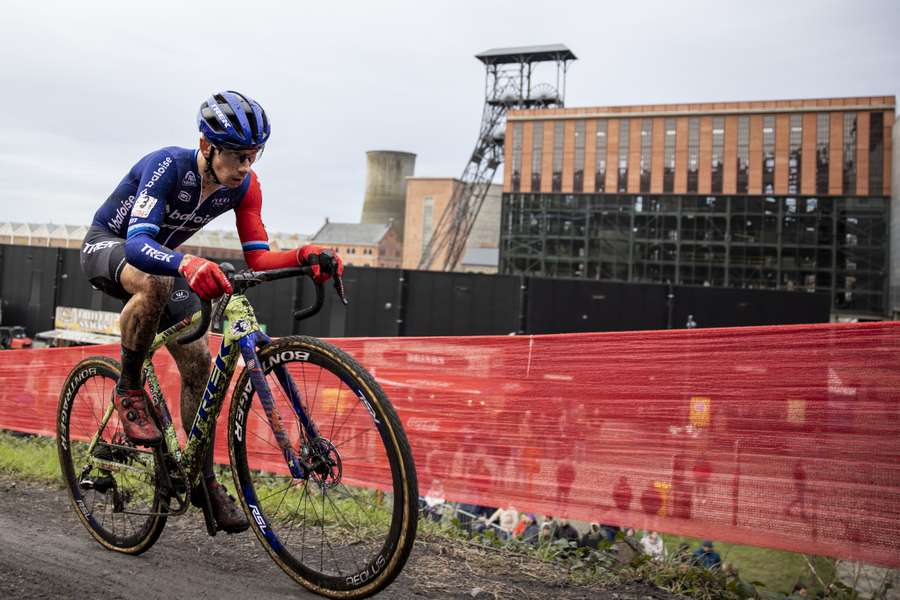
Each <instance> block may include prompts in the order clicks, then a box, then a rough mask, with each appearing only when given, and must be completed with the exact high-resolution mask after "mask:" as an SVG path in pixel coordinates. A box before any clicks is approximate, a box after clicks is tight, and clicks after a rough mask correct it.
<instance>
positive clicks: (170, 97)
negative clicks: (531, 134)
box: [0, 0, 900, 233]
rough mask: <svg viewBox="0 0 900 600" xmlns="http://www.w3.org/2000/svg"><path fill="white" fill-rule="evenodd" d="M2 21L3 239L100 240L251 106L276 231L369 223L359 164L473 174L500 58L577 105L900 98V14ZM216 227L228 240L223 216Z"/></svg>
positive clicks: (804, 10) (257, 6)
mask: <svg viewBox="0 0 900 600" xmlns="http://www.w3.org/2000/svg"><path fill="white" fill-rule="evenodd" d="M2 9H3V12H2V16H0V89H2V92H3V93H2V111H0V221H7V220H9V221H37V222H48V221H49V222H53V223H70V224H88V223H89V222H90V220H91V217H92V215H93V213H94V211H95V210H96V209H97V207H98V206H99V205H100V203H101V202H102V201H103V200H104V199H105V198H106V197H107V195H108V194H109V193H110V191H111V190H112V189H113V188H114V186H115V185H116V183H117V182H118V181H119V180H120V179H121V178H122V176H123V175H124V174H125V173H126V171H127V170H128V169H129V168H130V167H131V166H132V164H133V163H134V162H136V161H137V159H138V158H140V157H141V156H143V155H144V154H146V153H148V152H150V151H151V150H155V149H157V148H159V147H162V146H167V145H181V146H190V147H193V146H195V145H196V142H197V133H196V121H195V118H196V112H197V108H198V106H199V105H200V103H201V102H202V101H203V100H204V99H205V98H206V97H207V96H209V95H210V93H212V92H213V91H217V90H220V89H236V90H239V91H241V92H243V93H245V94H247V95H249V96H252V97H254V98H255V99H257V100H258V101H259V102H260V103H261V104H262V105H263V106H264V107H265V109H266V111H267V113H268V115H269V118H270V119H271V122H272V127H273V131H272V137H271V139H270V142H269V144H268V147H267V148H266V152H265V156H264V158H263V159H262V160H261V161H260V162H259V163H258V164H257V165H256V167H255V168H256V171H257V173H258V174H259V176H260V179H261V181H262V185H263V192H264V208H263V216H264V219H265V221H266V223H267V225H268V229H269V230H270V231H279V232H303V233H312V232H313V231H315V230H316V229H317V228H318V227H319V226H320V225H321V224H322V222H323V221H324V219H325V217H326V216H327V217H330V218H331V219H332V220H333V221H347V222H356V221H358V219H359V215H360V211H361V209H362V199H363V189H364V184H365V164H366V161H365V152H366V151H367V150H372V149H391V150H404V151H409V152H414V153H416V154H417V155H418V160H417V164H416V174H417V175H426V176H459V175H460V173H461V172H462V169H463V167H464V166H465V161H466V159H467V157H468V156H469V154H470V152H471V150H472V147H473V145H474V142H475V137H476V134H477V131H478V124H479V120H480V118H481V105H482V100H483V83H484V70H483V67H482V65H481V63H479V62H478V61H477V60H476V59H475V58H473V55H474V54H476V53H478V52H480V51H482V50H486V49H489V48H496V47H506V46H521V45H534V44H551V43H563V44H566V45H567V46H568V47H569V48H571V49H572V51H573V52H574V53H575V54H576V55H577V56H578V61H576V62H575V63H574V64H573V65H572V67H571V68H570V71H569V79H568V93H567V98H566V100H567V106H570V107H573V106H596V105H609V104H646V103H658V102H702V101H729V100H760V99H781V98H809V97H828V96H855V95H897V94H898V92H900V41H898V40H900V2H898V1H897V0H869V1H860V0H852V1H851V0H847V1H844V2H835V1H827V0H814V1H806V0H803V1H800V0H792V1H784V0H780V1H774V2H773V1H766V0H755V1H754V2H731V1H727V0H717V1H694V2H687V1H685V2H676V1H671V0H669V1H653V2H640V1H632V2H624V1H622V2H604V1H599V0H594V1H588V2H549V1H544V2H534V1H531V0H521V1H518V2H490V1H487V0H481V1H471V2H470V1H465V0H455V1H451V2H443V1H441V2H438V1H423V0H418V1H415V2H386V1H350V2H344V3H332V2H306V1H303V2H300V1H296V2H267V1H264V0H256V1H255V2H249V1H245V2H228V1H223V0H220V1H217V2H184V1H179V2H167V1H159V0H157V1H154V2H141V3H136V2H121V1H117V2H95V1H90V0H82V1H80V2H71V1H66V2H49V1H47V0H39V1H36V0H28V1H21V2H20V1H15V0H14V1H10V0H6V1H4V2H3V4H2ZM210 227H215V228H220V229H230V228H232V227H233V221H232V219H231V218H230V217H229V216H228V215H225V216H223V217H220V218H219V219H218V220H216V221H215V222H213V223H212V224H211V225H210Z"/></svg>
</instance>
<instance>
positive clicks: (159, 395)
mask: <svg viewBox="0 0 900 600" xmlns="http://www.w3.org/2000/svg"><path fill="white" fill-rule="evenodd" d="M221 268H222V269H223V271H224V272H225V273H226V275H227V276H228V278H229V280H230V281H231V284H232V286H233V290H234V291H233V294H232V295H229V296H225V297H223V298H222V299H221V300H220V301H219V302H218V304H217V305H216V308H215V310H213V309H212V306H211V304H210V303H209V302H204V303H203V304H202V306H201V310H200V311H198V312H197V313H195V314H194V315H192V316H191V317H188V318H185V319H184V320H182V321H181V322H179V323H177V324H175V325H173V326H172V327H170V328H168V329H166V330H165V331H163V332H161V333H159V334H158V335H157V336H156V338H155V339H154V341H153V345H152V347H151V349H150V352H149V353H148V356H147V359H146V361H145V362H144V372H143V375H144V379H145V383H146V386H147V388H148V390H149V396H150V403H149V404H150V408H151V409H150V410H148V412H149V414H150V415H151V417H152V418H153V419H155V420H156V422H157V425H158V426H159V428H160V430H161V431H162V432H163V434H164V435H163V441H162V442H161V443H160V444H159V445H157V446H154V447H149V448H140V447H136V446H134V445H133V444H131V443H130V442H129V441H128V439H127V438H126V437H125V435H124V432H123V430H122V427H121V423H120V422H119V420H118V415H117V413H116V412H115V410H114V407H113V403H112V392H113V389H114V387H115V384H116V382H117V380H118V377H119V371H120V366H119V363H118V362H117V361H115V360H112V359H110V358H106V357H102V356H93V357H89V358H85V359H84V360H82V361H81V362H79V363H78V364H77V365H76V366H75V368H74V369H73V370H72V371H71V372H70V373H69V376H68V378H67V379H66V382H65V384H64V386H63V389H62V391H61V392H60V400H59V407H58V414H57V417H58V418H57V447H58V452H59V459H60V464H61V467H62V473H63V479H64V481H65V484H66V487H67V489H68V491H69V495H70V497H71V500H72V504H73V506H74V508H75V512H76V514H77V515H78V517H79V519H80V520H81V522H82V523H83V524H84V525H85V527H86V528H87V529H88V531H89V532H90V534H91V535H92V536H93V537H94V538H95V539H96V540H97V541H98V542H99V543H100V544H101V545H103V546H104V547H105V548H107V549H109V550H113V551H117V552H122V553H125V554H135V555H136V554H141V553H143V552H145V551H147V550H148V549H149V548H150V547H151V546H152V545H153V544H154V543H155V542H156V540H157V539H159V536H160V534H161V533H162V530H163V528H164V526H165V524H166V520H167V518H169V517H173V516H180V515H183V514H185V513H186V512H187V510H188V507H189V506H190V501H189V499H190V498H191V490H192V489H195V488H199V490H202V492H200V494H201V496H202V497H203V501H202V502H201V505H202V506H201V510H202V513H203V516H204V520H205V522H206V527H207V532H208V533H209V534H210V535H215V534H216V524H215V519H214V517H213V513H212V509H211V507H210V505H209V498H208V496H207V493H206V486H205V485H203V484H202V482H201V481H200V479H201V473H200V471H201V465H202V462H203V457H204V456H205V453H206V451H207V450H209V451H211V449H210V448H209V431H210V428H211V427H212V426H213V425H214V424H215V422H216V420H217V419H218V416H219V413H220V411H221V408H222V406H223V402H224V398H225V395H226V393H227V389H228V385H229V382H230V381H231V377H232V375H233V373H234V371H235V368H236V366H237V364H238V359H239V358H242V359H243V361H244V369H243V371H242V372H241V374H240V375H239V377H238V379H237V383H236V384H235V386H234V391H233V393H232V395H231V405H230V409H229V417H228V432H227V435H228V450H229V458H230V463H231V473H232V477H233V479H234V484H235V488H236V492H237V493H236V495H237V496H238V498H239V499H240V504H241V506H242V507H243V509H244V511H245V512H246V514H247V518H248V520H249V521H250V524H251V528H252V529H253V531H254V533H255V534H256V537H257V538H258V539H259V541H260V542H261V543H262V545H263V547H264V548H265V549H266V551H267V552H268V553H269V555H270V556H271V557H272V559H273V560H274V561H275V562H276V563H277V564H278V566H279V567H281V568H282V569H283V570H284V571H285V572H286V573H287V574H288V575H289V576H290V577H291V578H293V579H294V580H295V581H296V582H298V583H299V584H301V585H302V586H304V587H306V588H307V589H309V590H311V591H313V592H316V593H318V594H320V595H323V596H328V597H331V598H364V597H367V596H370V595H372V594H375V593H377V592H379V591H380V590H382V589H384V588H385V587H386V586H388V585H389V584H390V583H391V582H392V581H393V580H394V578H395V577H396V576H397V575H398V574H399V572H400V571H401V569H402V568H403V566H404V564H405V562H406V560H407V558H408V556H409V553H410V551H411V549H412V545H413V541H414V539H415V535H416V526H417V513H418V511H417V501H418V487H417V483H416V472H415V465H414V463H413V459H412V454H411V451H410V447H409V443H408V441H407V439H406V435H405V433H404V432H403V429H402V427H401V425H400V421H399V419H398V418H397V415H396V412H395V411H394V409H393V407H392V406H391V404H390V401H389V400H388V398H387V397H386V396H385V394H384V392H383V391H382V390H381V388H380V386H379V385H378V383H377V382H376V381H375V380H374V378H373V377H372V376H371V375H369V374H368V373H367V372H366V371H365V370H364V369H363V367H362V366H360V365H359V364H358V363H357V362H356V361H355V360H354V359H353V358H351V357H350V356H349V355H347V354H346V353H345V352H343V351H342V350H340V349H339V348H336V347H335V346H333V345H331V344H329V343H327V342H323V341H321V340H318V339H316V338H312V337H304V336H294V337H285V338H281V339H278V340H272V339H270V338H269V337H268V336H266V335H265V334H264V333H263V332H262V331H261V330H260V327H259V324H258V323H257V320H256V316H255V314H254V311H253V307H252V306H251V304H250V302H249V300H248V299H247V297H246V295H245V293H244V292H246V290H247V289H248V288H250V287H253V286H255V285H259V284H261V283H264V282H267V281H274V280H276V279H283V278H286V277H298V276H309V275H310V269H309V267H299V268H289V269H275V270H272V271H260V272H254V271H250V270H246V271H241V272H235V271H234V268H233V267H232V266H231V265H229V264H227V263H223V264H222V265H221ZM335 287H336V289H337V291H338V294H339V296H340V298H341V300H342V301H343V302H344V303H345V304H346V298H345V297H344V293H343V286H342V284H341V282H340V279H338V278H335ZM315 290H316V300H315V304H314V305H313V306H310V307H307V308H305V309H302V310H298V311H297V312H295V314H294V316H295V317H296V318H297V319H304V318H308V317H310V316H312V315H314V314H315V313H317V312H318V311H319V310H320V309H321V308H322V305H323V301H324V291H323V286H322V284H320V283H317V284H316V285H315ZM223 315H224V316H225V317H226V318H227V319H228V323H229V326H228V327H227V328H226V330H225V331H224V334H223V338H222V343H221V346H220V349H219V352H218V355H217V356H216V358H215V361H214V364H213V367H212V370H211V373H210V375H209V379H208V383H207V387H206V390H205V391H204V393H203V398H202V400H201V402H200V406H199V408H198V410H197V414H196V415H195V416H194V421H193V426H192V428H191V431H190V434H189V435H188V436H187V441H186V444H185V445H184V446H183V447H182V446H181V445H180V444H179V441H178V437H177V436H176V431H175V426H174V424H173V421H172V417H171V414H170V412H169V409H168V405H167V403H166V400H165V398H164V397H163V392H162V389H161V387H160V384H159V380H158V379H157V376H156V373H155V371H154V368H153V363H152V358H153V353H154V352H155V351H156V350H158V349H159V348H160V347H161V346H163V345H164V344H166V343H167V342H169V341H171V340H172V339H176V338H177V339H178V342H179V343H182V344H186V343H190V342H192V341H195V340H197V339H199V338H200V337H202V336H203V334H204V332H205V331H206V330H207V329H208V327H209V324H210V322H211V321H213V322H218V321H219V320H220V319H221V318H222V316H223ZM198 321H199V323H198ZM191 326H194V327H195V329H194V330H193V331H192V332H188V333H185V334H182V332H183V331H185V330H186V329H188V328H189V327H191ZM179 334H181V336H180V337H177V336H179Z"/></svg>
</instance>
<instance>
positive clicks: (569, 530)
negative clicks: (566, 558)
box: [553, 519, 579, 546]
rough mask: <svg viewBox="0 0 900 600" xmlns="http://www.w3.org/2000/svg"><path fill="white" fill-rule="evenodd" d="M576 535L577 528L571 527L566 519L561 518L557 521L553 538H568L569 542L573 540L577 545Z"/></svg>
mask: <svg viewBox="0 0 900 600" xmlns="http://www.w3.org/2000/svg"><path fill="white" fill-rule="evenodd" d="M578 537H579V536H578V530H577V529H575V528H574V527H572V525H571V524H570V523H569V521H568V520H566V519H562V520H561V521H560V522H559V527H557V528H556V533H555V535H554V536H553V539H555V540H568V541H569V542H573V543H574V544H575V545H576V546H577V545H578Z"/></svg>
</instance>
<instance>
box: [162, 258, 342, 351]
mask: <svg viewBox="0 0 900 600" xmlns="http://www.w3.org/2000/svg"><path fill="white" fill-rule="evenodd" d="M219 268H220V269H222V272H223V273H225V276H226V277H228V281H230V282H231V285H232V288H234V290H235V291H236V292H243V291H244V290H246V289H247V288H251V287H253V286H255V285H259V284H260V283H264V282H266V281H275V280H277V279H286V278H288V277H299V276H301V275H303V276H307V277H311V276H312V269H311V268H310V267H288V268H285V269H272V270H270V271H251V270H249V269H248V270H246V271H240V272H235V269H234V266H232V265H231V264H230V263H221V264H220V265H219ZM333 280H334V289H335V291H336V292H337V294H338V297H339V298H340V299H341V303H343V304H344V306H346V305H347V304H348V301H347V297H346V295H345V294H344V282H343V281H342V280H341V278H340V277H333ZM313 286H314V287H315V289H316V301H315V303H313V304H312V305H311V306H308V307H306V308H302V309H300V310H297V311H294V318H295V319H297V320H298V321H299V320H301V319H306V318H308V317H311V316H313V315H314V314H316V313H317V312H319V311H320V310H322V306H323V305H324V304H325V287H324V286H323V285H322V284H321V283H319V282H316V281H313ZM227 302H228V296H227V295H226V296H223V297H222V300H221V301H220V303H219V306H218V307H217V312H220V311H221V310H222V309H224V308H225V304H227ZM211 321H212V302H210V301H209V300H202V299H201V300H200V323H199V324H198V325H197V328H196V329H194V330H193V331H191V332H189V333H186V334H185V335H183V336H181V337H179V338H178V343H179V344H190V343H191V342H195V341H197V340H199V339H200V338H201V337H203V335H204V334H205V333H206V330H207V329H209V325H210V322H211Z"/></svg>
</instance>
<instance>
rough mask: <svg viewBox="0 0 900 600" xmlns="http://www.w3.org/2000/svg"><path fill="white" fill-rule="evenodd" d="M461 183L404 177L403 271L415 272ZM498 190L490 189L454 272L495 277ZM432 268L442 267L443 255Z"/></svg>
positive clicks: (456, 180)
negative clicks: (485, 274) (492, 275)
mask: <svg viewBox="0 0 900 600" xmlns="http://www.w3.org/2000/svg"><path fill="white" fill-rule="evenodd" d="M462 185H463V184H462V182H461V181H460V180H459V179H456V178H453V177H407V179H406V208H405V213H404V214H405V227H404V234H403V268H404V269H417V268H418V266H419V261H420V260H421V258H422V250H423V249H424V248H425V246H427V245H428V242H429V241H430V240H431V237H432V236H433V235H434V233H435V228H436V227H437V225H438V222H439V221H440V218H441V215H442V214H444V210H445V209H446V208H447V204H448V203H449V202H450V199H451V198H452V197H453V195H454V194H458V193H459V191H460V187H461V186H462ZM501 192H502V189H501V186H499V185H491V187H490V189H489V190H488V193H487V196H485V198H484V204H482V206H481V210H480V211H479V212H478V217H477V218H476V219H475V223H474V225H473V226H472V231H471V232H470V233H469V237H468V238H467V239H466V249H465V252H464V253H463V257H462V260H461V261H460V264H459V266H458V267H457V269H456V270H457V271H464V272H468V273H496V272H497V256H498V250H497V248H498V244H499V240H500V196H501ZM433 264H435V265H439V264H443V254H442V255H441V256H439V257H438V260H436V261H435V262H434V263H433Z"/></svg>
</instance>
